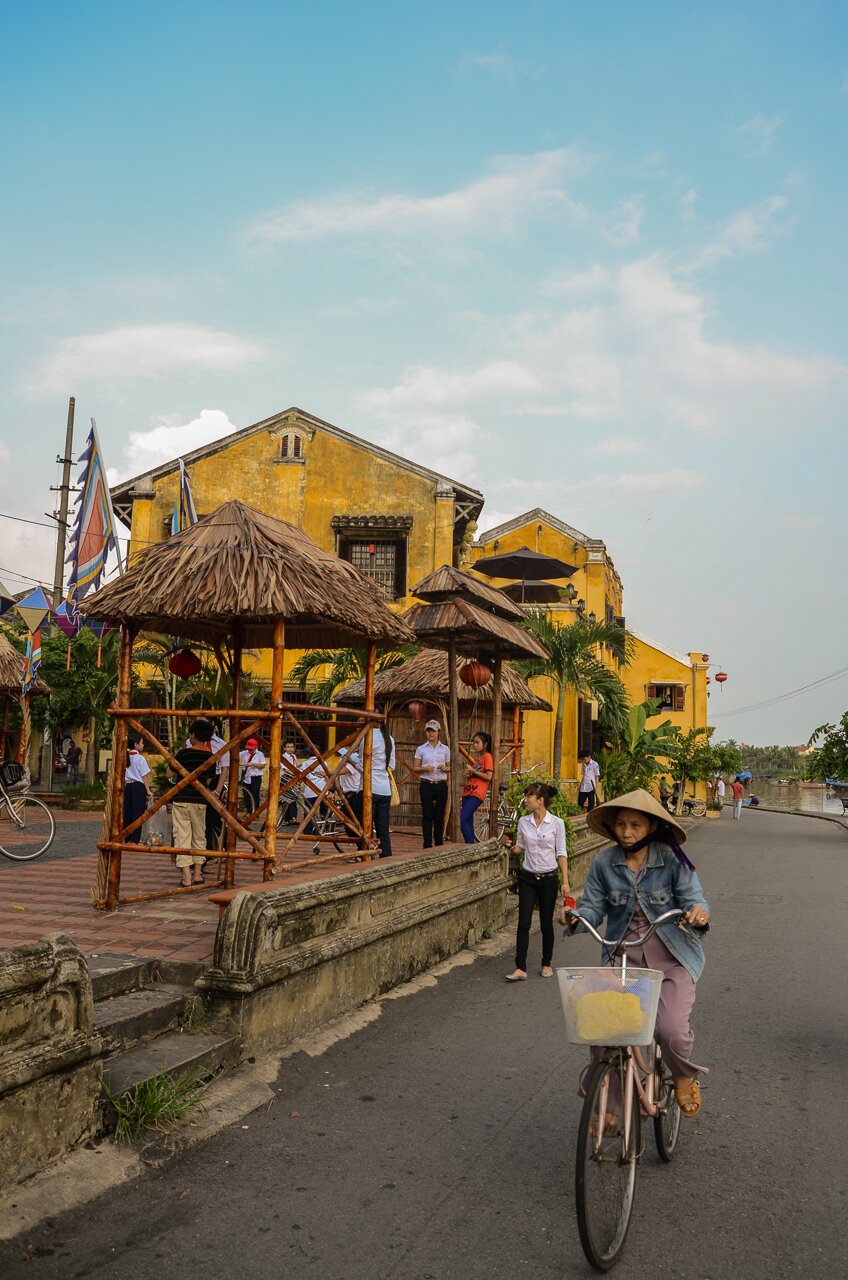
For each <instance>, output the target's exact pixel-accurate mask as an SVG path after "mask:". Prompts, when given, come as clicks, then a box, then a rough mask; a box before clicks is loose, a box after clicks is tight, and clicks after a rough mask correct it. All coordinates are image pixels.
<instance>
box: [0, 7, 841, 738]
mask: <svg viewBox="0 0 848 1280" xmlns="http://www.w3.org/2000/svg"><path fill="white" fill-rule="evenodd" d="M0 73H2V74H0V159H2V172H3V174H4V188H5V193H4V199H3V200H2V201H0V282H1V284H2V287H0V512H2V513H4V514H3V516H2V517H0V580H3V581H5V582H6V583H7V584H8V586H9V587H11V588H12V589H21V587H22V586H24V585H26V584H27V582H28V581H29V580H31V579H44V580H47V581H48V582H49V581H51V580H52V566H53V557H54V538H53V535H52V533H51V531H50V530H49V529H48V528H46V527H43V526H45V525H46V524H47V523H48V521H47V518H46V515H45V513H49V512H51V511H52V510H53V509H54V504H55V495H54V494H51V492H50V486H51V485H55V484H56V483H58V474H57V471H58V469H57V466H56V462H55V459H56V457H57V455H59V454H61V452H62V446H63V443H64V428H65V419H66V414H67V403H68V397H69V395H74V396H75V397H76V408H77V444H78V446H79V447H81V442H82V437H83V434H84V432H85V431H86V430H87V427H88V422H89V419H90V418H91V417H94V418H96V421H97V426H98V432H99V435H100V439H101V444H102V446H103V451H104V455H105V459H106V462H107V464H108V466H109V468H110V472H111V474H112V475H114V476H116V477H118V476H120V477H122V478H123V477H128V476H132V475H136V474H139V473H141V472H143V471H144V470H145V468H147V467H150V466H151V465H155V464H156V463H158V462H161V461H164V460H166V459H169V458H173V457H176V456H178V455H179V454H180V453H183V452H187V451H188V450H190V449H192V448H196V447H198V446H199V445H201V444H204V443H206V442H207V441H208V440H210V439H214V438H216V437H218V436H220V435H222V434H226V433H227V432H228V431H231V430H235V429H238V428H241V427H244V426H247V425H249V424H250V423H252V422H256V421H259V420H260V419H262V418H265V417H269V416H270V415H272V414H274V413H276V412H279V411H281V410H283V409H285V408H288V407H289V406H291V405H297V406H299V407H301V408H303V409H305V410H306V411H307V412H309V413H312V414H315V415H316V416H318V417H320V418H324V419H326V420H328V421H330V422H333V423H335V424H336V425H338V426H340V427H343V428H345V429H346V430H349V431H352V432H354V433H355V434H358V435H361V436H363V437H365V438H366V439H369V440H373V441H375V442H378V443H380V444H383V445H385V446H387V447H389V448H392V449H394V450H395V451H397V452H398V453H401V454H403V455H404V456H407V457H409V458H412V459H413V460H416V461H419V462H422V463H425V464H426V465H428V466H430V467H432V468H434V469H435V470H439V471H442V472H444V473H446V474H448V475H450V476H453V477H455V478H456V479H458V480H460V481H462V482H464V483H466V484H471V485H474V486H476V487H477V488H480V489H481V490H482V491H483V493H484V494H485V497H486V504H485V507H484V510H483V514H482V517H481V520H480V528H481V530H485V529H487V528H491V527H493V526H495V525H497V524H499V523H501V522H502V521H504V520H506V519H509V518H510V517H512V516H514V515H518V514H520V513H521V512H522V511H525V510H528V509H530V508H533V507H536V506H540V507H543V508H545V509H547V510H548V511H550V512H552V513H553V514H554V515H556V516H558V517H559V518H561V519H563V520H565V521H566V522H567V523H569V524H571V525H573V526H576V527H577V528H578V529H580V530H582V531H583V532H585V533H586V534H588V535H589V536H591V537H596V538H603V539H604V541H605V542H606V544H607V548H608V550H609V553H610V554H611V556H612V558H613V560H614V561H615V564H616V567H617V569H618V570H619V572H620V574H621V576H622V579H623V581H624V591H625V614H626V617H627V620H628V623H629V624H630V625H632V626H633V627H635V628H636V629H637V630H639V631H640V632H644V633H646V634H647V635H649V636H651V637H652V638H654V639H656V640H658V641H660V642H661V643H662V644H664V645H666V646H670V647H672V648H675V649H678V650H681V651H683V652H688V651H690V650H698V651H702V650H703V651H706V652H708V653H709V654H710V659H711V661H713V662H714V663H715V670H714V671H713V674H715V671H717V670H719V669H721V670H724V671H726V672H727V675H728V679H727V682H726V683H725V684H724V685H723V686H722V687H721V688H719V686H717V685H715V684H714V685H713V687H712V689H713V692H712V697H711V701H710V719H711V722H713V723H714V724H715V726H716V731H717V733H716V736H717V738H719V739H724V738H729V737H732V738H734V739H736V740H739V741H743V742H750V743H755V744H761V745H764V744H769V743H774V742H780V743H787V742H796V743H801V742H803V741H805V740H806V739H807V738H808V737H809V735H810V733H811V731H812V730H813V729H814V728H815V727H816V726H817V725H819V724H821V723H822V722H824V721H832V720H835V719H837V718H838V717H839V716H840V715H841V714H842V712H843V711H844V710H845V708H846V706H848V657H846V645H845V636H846V634H848V573H846V570H845V565H846V543H847V542H848V539H846V533H847V532H848V530H846V523H848V518H846V504H845V501H844V496H843V495H844V491H845V486H846V476H848V467H847V466H846V464H848V449H846V444H845V406H846V391H847V390H848V351H846V328H845V324H844V298H845V295H846V285H847V284H848V279H847V278H846V276H848V273H847V272H846V259H847V258H848V251H847V250H846V242H845V234H844V228H845V225H846V187H848V177H846V166H845V163H844V158H845V156H846V154H848V139H846V125H848V7H846V6H845V5H844V4H841V3H835V2H834V3H824V2H817V0H803V3H800V2H799V3H782V2H781V0H772V2H770V3H745V2H744V0H741V2H740V0H736V2H735V3H732V4H727V3H723V2H722V0H717V2H712V3H709V4H707V3H697V4H686V3H682V4H681V3H680V2H679V0H677V2H676V3H656V2H652V0H645V2H644V3H643V4H640V5H638V6H637V5H629V4H625V3H611V2H605V0H593V2H591V3H589V2H586V3H582V2H573V3H568V2H567V0H558V2H550V3H547V2H545V3H541V2H538V0H529V2H527V3H524V4H522V5H520V6H519V5H516V4H514V3H504V2H502V0H487V3H485V4H483V3H466V2H464V0H452V2H451V3H442V2H441V0H435V2H431V3H429V4H428V5H426V6H425V5H414V4H410V3H388V2H379V0H378V2H376V3H375V2H372V3H369V4H366V5H350V4H342V3H336V2H333V3H329V2H328V0H313V3H312V4H310V5H297V6H295V5H292V4H288V3H280V2H279V0H277V3H260V2H259V0H241V2H240V3H239V4H234V3H216V2H215V0H204V3H202V4H200V3H195V2H194V0H181V2H180V3H177V4H174V3H172V2H170V0H169V3H164V2H162V0H150V3H148V4H146V5H144V6H126V5H122V6H116V5H114V4H112V3H110V4H101V3H88V2H87V0H80V2H79V3H77V4H75V5H73V6H68V5H66V4H60V3H56V2H53V0H48V2H43V0H42V2H40V3H39V0H34V3H32V4H31V5H17V6H6V8H5V12H4V17H3V40H2V42H0ZM9 515H12V516H17V517H18V519H17V520H10V519H8V518H6V517H8V516H9ZM21 519H27V520H33V521H36V522H41V524H40V525H39V524H37V523H36V524H29V525H28V524H23V523H21ZM843 669H844V674H843V675H841V676H839V677H838V678H836V679H834V680H832V681H829V682H825V683H820V684H817V685H816V687H814V688H813V689H809V690H806V691H805V692H803V693H801V694H799V695H797V696H794V697H791V698H787V699H784V700H782V701H778V702H773V701H771V700H773V699H775V698H776V697H777V696H778V695H782V694H785V693H789V692H791V691H793V690H796V689H799V688H801V687H802V686H805V685H808V684H811V683H813V682H817V681H823V680H824V678H825V677H829V676H831V675H834V674H835V673H837V672H840V671H843ZM760 703H768V704H769V705H766V706H758V705H757V704H760ZM746 708H752V709H751V710H746Z"/></svg>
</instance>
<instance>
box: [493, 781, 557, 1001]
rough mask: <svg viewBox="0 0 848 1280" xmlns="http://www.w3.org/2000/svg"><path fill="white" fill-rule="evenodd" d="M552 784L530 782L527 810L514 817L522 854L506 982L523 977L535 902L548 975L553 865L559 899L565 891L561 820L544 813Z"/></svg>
mask: <svg viewBox="0 0 848 1280" xmlns="http://www.w3.org/2000/svg"><path fill="white" fill-rule="evenodd" d="M556 793H557V789H556V787H553V786H550V785H549V784H548V783H545V782H531V783H530V785H529V786H528V787H526V788H525V791H524V807H525V808H526V809H528V810H529V812H528V813H526V814H525V815H524V817H523V818H519V819H518V830H517V832H516V836H515V844H514V845H513V846H512V847H513V850H515V851H516V852H518V853H523V854H524V864H523V866H522V867H521V869H520V871H519V872H518V935H517V937H516V941H515V969H514V970H513V972H512V973H508V974H507V975H506V980H507V982H525V981H526V980H527V949H528V946H529V943H530V925H531V923H532V921H533V911H534V909H535V908H536V906H537V905H538V908H539V923H540V925H541V929H542V969H541V974H542V977H543V978H552V977H553V976H554V971H553V969H552V968H551V960H552V959H553V954H554V911H555V909H556V905H557V893H558V886H557V865H559V866H560V867H561V868H562V893H563V899H565V897H566V896H567V894H568V854H567V852H566V847H565V823H564V822H563V820H562V818H558V817H557V816H556V814H555V813H548V801H549V800H551V799H553V797H554V796H555V795H556Z"/></svg>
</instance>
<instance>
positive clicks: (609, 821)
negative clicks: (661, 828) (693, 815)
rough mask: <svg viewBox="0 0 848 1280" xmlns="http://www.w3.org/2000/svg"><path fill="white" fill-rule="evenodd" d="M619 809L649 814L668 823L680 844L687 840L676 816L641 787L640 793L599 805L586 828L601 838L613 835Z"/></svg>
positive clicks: (630, 793)
mask: <svg viewBox="0 0 848 1280" xmlns="http://www.w3.org/2000/svg"><path fill="white" fill-rule="evenodd" d="M619 809H636V810H637V811H638V812H639V813H647V814H649V815H650V817H652V818H656V819H657V821H658V822H665V823H667V824H668V826H670V827H671V829H672V831H673V832H674V833H675V836H676V837H677V843H678V844H683V843H684V842H685V840H686V832H685V831H684V829H683V827H682V826H681V825H680V823H679V822H678V821H677V819H676V818H675V817H674V815H673V814H671V813H669V811H668V809H664V808H663V807H662V805H661V804H660V803H659V801H658V800H655V799H654V797H653V796H652V795H651V793H650V792H649V791H645V790H643V789H642V788H641V787H640V788H639V789H638V791H628V792H627V793H626V795H623V796H616V797H615V799H614V800H605V801H604V803H603V804H599V805H598V807H597V809H593V810H592V812H591V813H590V814H588V815H587V817H586V826H587V827H588V828H589V830H590V831H594V832H595V833H596V834H597V835H599V836H608V835H611V833H612V828H613V824H614V822H615V815H616V813H617V812H618V810H619ZM614 838H615V837H613V839H614Z"/></svg>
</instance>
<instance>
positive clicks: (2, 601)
mask: <svg viewBox="0 0 848 1280" xmlns="http://www.w3.org/2000/svg"><path fill="white" fill-rule="evenodd" d="M14 607H15V597H14V596H13V595H12V593H11V591H10V590H9V589H8V587H4V586H3V583H2V582H0V613H8V611H9V610H10V609H14Z"/></svg>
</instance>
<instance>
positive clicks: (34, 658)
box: [21, 629, 41, 693]
mask: <svg viewBox="0 0 848 1280" xmlns="http://www.w3.org/2000/svg"><path fill="white" fill-rule="evenodd" d="M40 666H41V630H40V629H37V630H35V631H33V632H32V634H31V635H29V636H28V637H27V647H26V655H25V657H24V669H23V671H22V672H21V689H22V690H23V692H24V693H29V691H30V689H31V688H32V686H33V685H34V684H35V678H36V676H37V675H38V668H39V667H40Z"/></svg>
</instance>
